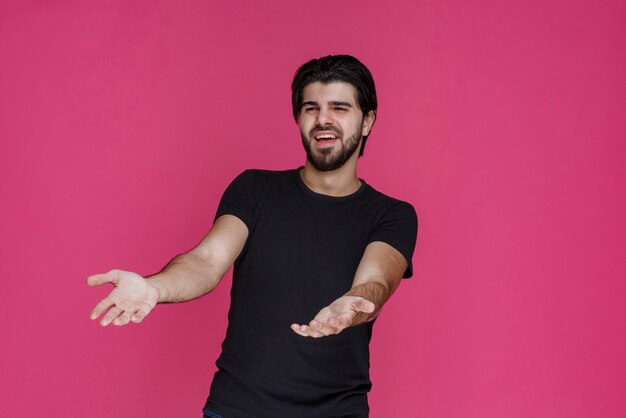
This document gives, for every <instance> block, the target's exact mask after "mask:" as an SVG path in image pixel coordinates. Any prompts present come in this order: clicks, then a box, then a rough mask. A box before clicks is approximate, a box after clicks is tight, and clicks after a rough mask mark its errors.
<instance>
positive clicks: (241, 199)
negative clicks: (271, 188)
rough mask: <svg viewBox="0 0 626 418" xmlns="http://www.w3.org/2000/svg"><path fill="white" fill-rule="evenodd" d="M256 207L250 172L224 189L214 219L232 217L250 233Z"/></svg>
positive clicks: (242, 174)
mask: <svg viewBox="0 0 626 418" xmlns="http://www.w3.org/2000/svg"><path fill="white" fill-rule="evenodd" d="M255 207H256V198H255V189H254V178H253V173H252V171H251V170H246V171H244V172H243V173H241V174H240V175H238V176H237V177H236V178H235V179H234V180H233V181H232V182H231V183H230V185H229V186H228V187H227V188H226V190H225V191H224V194H223V195H222V199H221V200H220V204H219V206H218V207H217V213H216V214H215V219H217V218H219V217H220V216H222V215H233V216H236V217H237V218H239V219H241V221H242V222H243V223H244V224H246V226H247V227H248V230H249V231H252V229H253V228H252V227H253V224H254V209H255Z"/></svg>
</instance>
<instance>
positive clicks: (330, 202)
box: [205, 169, 417, 418]
mask: <svg viewBox="0 0 626 418" xmlns="http://www.w3.org/2000/svg"><path fill="white" fill-rule="evenodd" d="M361 182H362V184H361V187H360V188H359V189H358V190H357V191H356V192H355V193H353V194H351V195H349V196H343V197H332V196H327V195H322V194H318V193H315V192H313V191H311V190H310V189H309V188H308V187H307V186H306V185H305V184H304V183H303V181H302V179H301V177H300V171H299V169H298V170H289V171H262V170H247V171H245V172H243V173H242V174H240V175H239V176H238V177H237V178H236V179H235V180H234V181H233V182H232V183H231V184H230V186H229V187H228V188H227V189H226V191H225V192H224V196H223V197H222V200H221V202H220V205H219V208H218V210H217V214H216V218H217V217H219V216H222V215H225V214H231V215H234V216H236V217H238V218H239V219H241V220H242V221H243V222H244V223H245V224H246V226H247V227H248V231H249V235H248V240H247V242H246V244H245V246H244V248H243V250H242V252H241V254H240V255H239V257H238V258H237V260H236V261H235V265H234V273H233V285H232V291H231V306H230V311H229V314H228V330H227V332H226V338H225V340H224V342H223V344H222V354H221V355H220V357H219V359H218V360H217V366H218V371H217V373H216V374H215V377H214V379H213V383H212V385H211V393H210V395H209V398H208V400H207V403H206V406H205V408H206V409H207V410H212V411H214V412H217V413H220V414H222V415H225V416H227V417H229V418H252V417H254V418H265V417H267V418H282V417H287V418H291V417H298V418H306V417H315V418H320V417H323V418H339V417H342V418H343V417H346V418H347V417H367V415H368V411H369V407H368V404H367V392H368V391H369V390H370V388H371V382H370V380H369V341H370V338H371V333H372V323H371V322H370V323H367V324H362V325H358V326H354V327H351V328H348V329H346V330H344V331H343V332H341V333H340V334H338V335H333V336H329V337H324V338H317V339H314V338H306V337H301V336H299V335H297V334H296V333H294V332H293V331H292V330H291V328H290V325H291V324H292V323H298V324H307V323H308V322H309V321H310V320H311V319H313V317H314V316H315V315H316V314H317V313H318V312H319V311H320V309H321V308H323V307H324V306H327V305H328V304H330V303H331V302H332V301H334V300H335V299H337V298H338V297H340V296H342V295H343V294H344V293H346V292H347V291H348V290H349V289H350V288H351V286H352V281H353V279H354V275H355V272H356V269H357V266H358V264H359V262H360V260H361V258H362V256H363V252H364V250H365V247H366V246H367V245H368V244H369V243H371V242H374V241H382V242H385V243H388V244H390V245H391V246H393V247H394V248H395V249H397V250H398V251H399V252H400V253H401V254H403V255H404V257H405V258H406V260H407V262H408V268H407V270H406V272H405V273H404V277H411V275H412V264H411V258H412V255H413V250H414V247H415V240H416V234H417V218H416V215H415V211H414V209H413V207H412V206H411V205H410V204H408V203H406V202H402V201H399V200H396V199H392V198H390V197H387V196H385V195H383V194H382V193H379V192H377V191H376V190H374V189H373V188H372V187H371V186H369V185H368V184H366V183H365V182H364V181H361Z"/></svg>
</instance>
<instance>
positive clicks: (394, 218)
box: [367, 201, 417, 278]
mask: <svg viewBox="0 0 626 418" xmlns="http://www.w3.org/2000/svg"><path fill="white" fill-rule="evenodd" d="M416 240H417V215H416V213H415V209H413V206H411V205H410V204H408V203H406V202H401V201H398V202H397V203H395V204H393V205H392V206H391V207H389V208H388V209H387V210H386V211H385V213H384V214H383V216H382V217H381V218H380V220H379V221H378V223H377V224H376V227H375V229H374V231H372V233H371V234H370V236H369V239H368V242H367V243H368V244H369V243H371V242H374V241H382V242H384V243H386V244H389V245H391V246H392V247H393V248H395V249H396V250H398V251H399V252H400V254H402V255H403V256H404V258H405V259H406V262H407V269H406V271H405V272H404V275H403V276H402V277H403V278H409V277H411V276H413V262H412V259H413V251H415V243H416Z"/></svg>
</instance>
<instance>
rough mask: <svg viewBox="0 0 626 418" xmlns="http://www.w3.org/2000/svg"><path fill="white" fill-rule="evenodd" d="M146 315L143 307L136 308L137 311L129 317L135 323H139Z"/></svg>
mask: <svg viewBox="0 0 626 418" xmlns="http://www.w3.org/2000/svg"><path fill="white" fill-rule="evenodd" d="M146 315H148V312H146V311H144V310H143V309H138V310H137V312H135V313H134V314H133V315H132V316H131V317H130V320H131V321H133V322H134V323H135V324H139V323H141V322H142V321H143V320H144V318H145V317H146Z"/></svg>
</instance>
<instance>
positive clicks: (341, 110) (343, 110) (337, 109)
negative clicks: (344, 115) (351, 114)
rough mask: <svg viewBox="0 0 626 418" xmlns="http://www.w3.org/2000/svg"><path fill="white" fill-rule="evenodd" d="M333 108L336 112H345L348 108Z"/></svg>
mask: <svg viewBox="0 0 626 418" xmlns="http://www.w3.org/2000/svg"><path fill="white" fill-rule="evenodd" d="M334 109H335V110H336V111H338V112H345V111H346V110H348V109H346V108H345V107H335V108H334Z"/></svg>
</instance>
